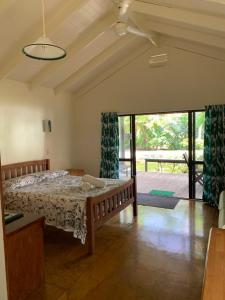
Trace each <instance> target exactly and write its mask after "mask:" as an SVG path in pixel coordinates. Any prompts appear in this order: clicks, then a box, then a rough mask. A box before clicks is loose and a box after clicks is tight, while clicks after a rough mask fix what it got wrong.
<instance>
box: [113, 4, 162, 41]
mask: <svg viewBox="0 0 225 300" xmlns="http://www.w3.org/2000/svg"><path fill="white" fill-rule="evenodd" d="M132 2H133V0H114V3H116V5H117V6H118V9H119V15H118V19H117V22H116V24H115V25H114V31H115V33H116V34H117V35H118V36H124V35H126V34H127V33H131V34H135V35H138V36H140V37H143V38H146V39H148V40H149V41H150V42H151V43H152V44H153V45H154V46H157V43H156V41H155V39H154V36H155V34H154V32H145V31H143V30H140V29H139V28H137V27H135V26H133V25H130V21H129V17H128V10H129V7H130V5H131V3H132Z"/></svg>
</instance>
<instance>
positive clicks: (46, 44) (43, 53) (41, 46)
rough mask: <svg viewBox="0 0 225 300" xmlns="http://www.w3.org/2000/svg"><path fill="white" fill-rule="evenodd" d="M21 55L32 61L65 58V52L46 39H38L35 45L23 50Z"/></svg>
mask: <svg viewBox="0 0 225 300" xmlns="http://www.w3.org/2000/svg"><path fill="white" fill-rule="evenodd" d="M23 53H24V54H25V55H26V56H29V57H31V58H34V59H41V60H57V59H61V58H63V57H65V56H66V51H65V50H64V49H63V48H61V47H59V46H57V45H55V44H53V42H52V41H51V40H50V39H49V38H48V37H44V36H43V37H40V38H39V39H38V40H37V41H36V42H35V43H33V44H29V45H27V46H25V47H24V48H23Z"/></svg>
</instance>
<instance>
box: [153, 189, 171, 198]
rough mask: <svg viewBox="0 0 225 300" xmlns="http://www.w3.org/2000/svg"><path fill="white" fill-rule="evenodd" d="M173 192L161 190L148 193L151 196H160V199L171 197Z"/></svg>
mask: <svg viewBox="0 0 225 300" xmlns="http://www.w3.org/2000/svg"><path fill="white" fill-rule="evenodd" d="M174 193H175V192H170V191H162V190H151V191H150V192H149V194H150V195H152V196H161V197H173V195H174Z"/></svg>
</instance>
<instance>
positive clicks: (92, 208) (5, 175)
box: [1, 159, 137, 254]
mask: <svg viewBox="0 0 225 300" xmlns="http://www.w3.org/2000/svg"><path fill="white" fill-rule="evenodd" d="M1 173H2V174H1V177H2V185H3V191H4V201H5V203H4V205H5V207H6V208H7V209H11V210H18V211H22V212H24V213H34V214H38V215H44V216H45V219H46V224H48V225H52V226H55V227H57V228H60V229H63V230H65V231H71V232H73V234H74V237H75V238H79V239H80V240H81V242H82V243H85V242H86V243H87V245H88V252H89V254H92V253H94V250H95V230H96V229H98V228H99V227H100V226H101V225H103V224H104V223H105V222H107V221H108V220H110V219H111V218H112V217H113V216H115V215H116V214H118V213H119V212H120V211H122V210H123V209H125V208H126V207H127V206H128V205H130V204H132V206H133V216H134V217H136V216H137V201H136V180H135V177H133V178H131V179H130V180H126V181H124V180H109V179H104V180H105V182H106V187H105V188H103V189H97V188H94V189H92V190H91V191H89V192H82V191H81V189H80V185H81V180H82V179H81V177H78V176H70V175H68V174H67V172H65V171H50V161H49V160H48V159H44V160H35V161H27V162H22V163H15V164H10V165H5V166H2V168H1ZM12 182H13V183H14V185H13V187H14V188H12ZM18 182H20V185H21V182H22V183H23V184H24V182H25V183H26V184H24V185H21V186H19V187H18V186H16V188H15V183H17V184H18ZM8 186H10V188H7V187H8Z"/></svg>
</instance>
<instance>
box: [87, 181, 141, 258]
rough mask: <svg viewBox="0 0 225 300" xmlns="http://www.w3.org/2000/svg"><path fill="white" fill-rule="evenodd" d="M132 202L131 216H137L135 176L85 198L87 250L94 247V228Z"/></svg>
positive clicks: (91, 252) (90, 252) (91, 250)
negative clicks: (109, 189) (120, 184)
mask: <svg viewBox="0 0 225 300" xmlns="http://www.w3.org/2000/svg"><path fill="white" fill-rule="evenodd" d="M130 204H133V216H134V217H136V216H137V199H136V178H135V177H133V178H132V179H130V180H129V181H128V182H126V183H125V184H124V185H122V186H120V187H118V188H116V189H114V190H112V191H109V192H107V193H105V194H102V195H100V196H97V197H89V198H87V242H88V252H89V254H93V252H94V249H95V230H96V229H97V228H99V227H100V226H101V225H103V224H104V223H105V222H107V221H108V220H110V219H111V218H112V217H114V216H115V215H116V214H117V213H119V212H120V211H122V210H123V209H124V208H126V207H127V206H128V205H130Z"/></svg>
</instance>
